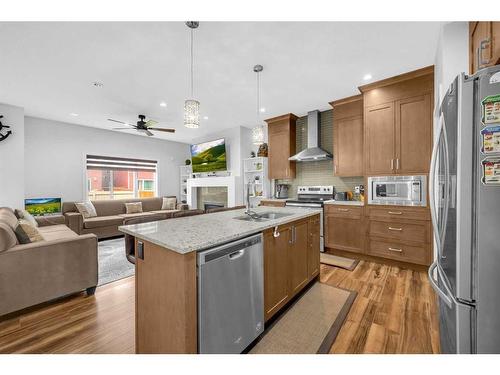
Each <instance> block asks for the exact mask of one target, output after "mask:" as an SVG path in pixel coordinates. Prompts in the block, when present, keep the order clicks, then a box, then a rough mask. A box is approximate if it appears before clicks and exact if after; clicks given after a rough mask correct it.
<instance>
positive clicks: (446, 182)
mask: <svg viewBox="0 0 500 375" xmlns="http://www.w3.org/2000/svg"><path fill="white" fill-rule="evenodd" d="M441 131H442V132H443V140H444V142H443V144H444V158H445V160H444V161H445V163H444V209H443V228H442V232H441V236H442V238H441V250H443V247H444V240H445V237H446V227H447V224H448V211H449V209H450V149H449V145H448V135H447V134H446V121H445V120H444V116H443V122H442V128H441Z"/></svg>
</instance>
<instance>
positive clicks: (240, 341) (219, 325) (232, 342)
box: [197, 234, 264, 354]
mask: <svg viewBox="0 0 500 375" xmlns="http://www.w3.org/2000/svg"><path fill="white" fill-rule="evenodd" d="M197 261H198V351H199V353H228V354H229V353H241V352H242V351H243V350H244V349H245V348H246V347H247V346H248V345H249V344H250V343H252V341H253V340H254V339H255V338H257V336H259V335H260V334H261V333H262V332H263V330H264V257H263V245H262V234H257V235H253V236H250V237H246V238H242V239H240V240H237V241H234V242H231V243H228V244H225V245H221V246H218V247H215V248H212V249H209V250H205V251H202V252H199V253H198V259H197Z"/></svg>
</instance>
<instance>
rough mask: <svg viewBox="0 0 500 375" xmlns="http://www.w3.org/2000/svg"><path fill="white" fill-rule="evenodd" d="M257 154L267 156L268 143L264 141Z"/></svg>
mask: <svg viewBox="0 0 500 375" xmlns="http://www.w3.org/2000/svg"><path fill="white" fill-rule="evenodd" d="M257 156H260V157H267V143H263V144H261V145H260V146H259V151H258V152H257Z"/></svg>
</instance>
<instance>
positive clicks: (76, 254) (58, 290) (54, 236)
mask: <svg viewBox="0 0 500 375" xmlns="http://www.w3.org/2000/svg"><path fill="white" fill-rule="evenodd" d="M40 223H42V224H40ZM45 223H46V222H45ZM43 224H44V222H43V221H40V222H39V225H43ZM16 225H17V218H16V216H15V215H14V211H13V210H12V209H10V208H7V207H2V208H0V316H1V315H5V314H8V313H11V312H14V311H17V310H21V309H24V308H26V307H30V306H33V305H37V304H39V303H42V302H46V301H50V300H53V299H55V298H59V297H62V296H65V295H68V294H72V293H76V292H80V291H82V290H87V293H88V294H93V293H94V291H95V287H96V285H97V277H98V263H97V237H96V236H95V235H94V234H85V235H78V234H76V233H75V232H73V231H72V230H70V229H69V228H68V227H67V226H66V225H61V224H60V225H45V226H39V231H40V233H41V235H42V237H43V238H44V240H43V241H40V242H34V243H29V244H24V245H22V244H19V243H18V241H17V239H16V235H15V233H14V229H15V227H16Z"/></svg>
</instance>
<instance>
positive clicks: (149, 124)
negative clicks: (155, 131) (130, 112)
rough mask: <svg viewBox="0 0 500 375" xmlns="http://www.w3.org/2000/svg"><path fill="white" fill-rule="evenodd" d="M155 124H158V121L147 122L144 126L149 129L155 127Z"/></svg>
mask: <svg viewBox="0 0 500 375" xmlns="http://www.w3.org/2000/svg"><path fill="white" fill-rule="evenodd" d="M156 124H158V121H155V120H148V121H146V123H145V124H144V125H145V126H146V127H148V128H149V127H150V126H155V125H156Z"/></svg>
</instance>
